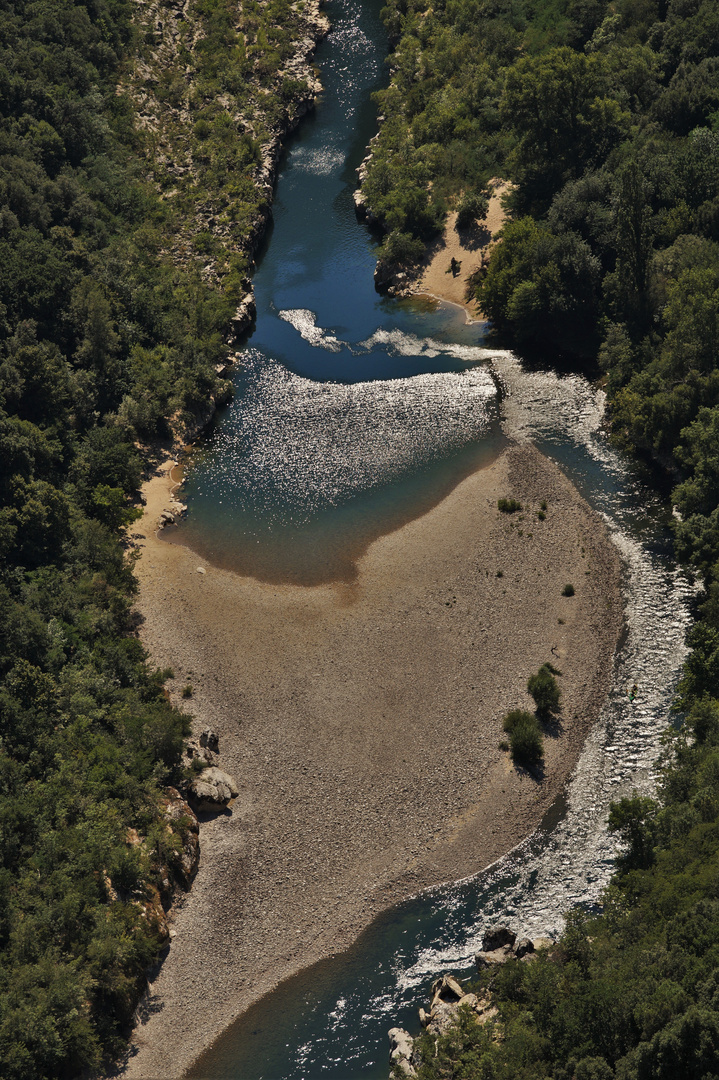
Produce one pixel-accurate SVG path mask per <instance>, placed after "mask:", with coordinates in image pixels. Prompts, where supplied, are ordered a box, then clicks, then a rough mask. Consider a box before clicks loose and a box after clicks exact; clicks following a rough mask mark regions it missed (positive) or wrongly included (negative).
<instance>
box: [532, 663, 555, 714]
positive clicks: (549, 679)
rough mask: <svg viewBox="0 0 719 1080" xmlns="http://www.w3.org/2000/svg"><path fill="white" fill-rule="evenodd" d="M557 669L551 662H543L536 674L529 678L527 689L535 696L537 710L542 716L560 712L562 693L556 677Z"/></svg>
mask: <svg viewBox="0 0 719 1080" xmlns="http://www.w3.org/2000/svg"><path fill="white" fill-rule="evenodd" d="M554 671H556V668H555V669H552V668H550V666H549V664H543V665H542V667H540V669H539V671H538V672H537V673H536V674H535V675H530V677H529V679H528V680H527V690H528V691H529V693H530V694H531V695H532V697H533V698H534V704H535V705H536V706H537V712H538V713H539V715H540V716H551V715H552V714H553V713H556V712H559V699H560V697H561V694H560V692H559V686H558V685H557V680H556V679H555V678H554V674H553V672H554Z"/></svg>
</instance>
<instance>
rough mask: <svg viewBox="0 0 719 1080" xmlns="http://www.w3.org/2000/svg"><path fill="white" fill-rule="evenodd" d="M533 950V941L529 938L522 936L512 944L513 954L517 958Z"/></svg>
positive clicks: (529, 953) (519, 958) (528, 954)
mask: <svg viewBox="0 0 719 1080" xmlns="http://www.w3.org/2000/svg"><path fill="white" fill-rule="evenodd" d="M533 952H534V942H533V941H532V939H531V938H528V937H523V938H520V939H519V941H518V942H517V943H516V944H515V946H514V955H515V956H516V957H517V959H518V960H521V959H522V957H523V956H530V955H531V954H532V953H533Z"/></svg>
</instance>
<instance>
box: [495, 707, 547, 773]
mask: <svg viewBox="0 0 719 1080" xmlns="http://www.w3.org/2000/svg"><path fill="white" fill-rule="evenodd" d="M502 726H503V728H504V730H505V731H506V732H507V734H508V735H509V746H510V750H511V752H512V760H513V761H515V762H518V763H519V764H522V765H534V764H536V763H537V762H539V761H541V759H542V758H543V757H544V740H543V738H542V730H541V728H540V726H539V721H538V720H537V718H536V716H533V715H532V713H530V712H526V711H525V710H524V709H513V710H512V712H508V713H507V715H506V716H505V718H504V723H503V724H502Z"/></svg>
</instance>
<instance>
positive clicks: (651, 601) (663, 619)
mask: <svg viewBox="0 0 719 1080" xmlns="http://www.w3.org/2000/svg"><path fill="white" fill-rule="evenodd" d="M328 12H329V14H330V16H331V17H332V19H333V25H334V29H333V32H332V34H331V35H330V37H329V39H328V40H327V41H326V42H325V43H323V45H322V46H321V47H320V50H319V51H318V61H319V63H320V66H321V70H322V77H323V82H324V85H325V87H326V92H325V95H324V99H323V101H322V102H321V103H320V105H319V107H318V109H317V112H316V115H315V116H314V117H313V118H311V119H310V120H309V122H307V123H306V124H305V125H303V127H302V128H301V130H300V134H299V136H298V137H297V138H296V139H295V140H294V141H293V142H292V144H291V147H290V149H289V152H288V154H287V158H286V161H285V163H284V166H283V172H282V176H281V179H280V183H279V187H278V192H277V201H276V204H275V227H274V230H273V232H272V235H271V237H270V241H269V244H268V247H267V250H266V252H265V253H264V255H263V258H262V260H261V263H260V266H259V268H258V272H257V275H256V278H255V291H256V296H257V304H258V320H257V327H256V330H255V331H254V333H253V334H252V335H251V337H250V339H249V341H248V343H247V346H246V348H245V352H244V355H243V361H242V364H241V368H240V371H239V372H238V375H237V390H238V392H237V397H236V399H235V401H234V402H233V404H232V405H231V406H230V407H229V408H228V409H227V410H225V412H224V414H223V415H222V417H221V418H220V421H219V423H218V425H217V428H216V430H215V432H214V433H213V434H212V436H211V437H210V438H209V439H208V440H207V441H206V444H205V446H204V448H203V449H202V450H201V451H200V452H199V453H198V454H197V455H196V457H195V459H194V461H193V463H192V465H191V467H190V469H189V470H188V476H187V482H186V486H185V495H184V497H185V498H186V500H187V502H188V503H189V506H190V515H189V518H188V522H187V524H186V525H185V526H183V529H182V531H181V537H180V538H181V539H182V540H184V541H186V542H189V543H190V544H191V546H192V547H193V548H194V549H195V550H197V551H199V552H201V553H202V554H203V555H204V556H205V557H206V558H208V559H211V560H213V561H215V562H218V563H221V564H224V565H227V566H231V567H233V568H235V569H238V570H239V571H241V572H243V573H247V574H252V575H254V576H256V577H258V578H260V579H261V580H267V581H295V582H300V583H304V584H316V583H318V582H320V581H327V580H338V579H344V580H348V579H351V578H352V577H353V576H354V575H355V574H356V566H357V560H358V558H359V557H360V556H361V554H362V552H363V551H364V550H366V548H367V546H368V544H369V543H371V542H372V540H373V539H374V538H375V537H376V536H379V535H381V534H382V533H383V532H387V531H389V530H390V529H393V528H397V527H398V526H399V525H401V524H402V523H403V522H404V521H407V520H409V519H411V518H412V517H415V516H417V514H419V513H422V512H424V510H426V509H428V508H429V507H430V506H432V505H435V504H436V503H437V502H439V501H440V500H441V499H442V498H443V497H444V496H445V495H446V494H447V492H448V491H449V490H451V488H452V487H453V486H454V485H455V484H456V483H458V482H459V481H460V480H461V479H462V478H463V477H464V476H466V475H467V474H468V473H469V472H471V471H472V470H473V469H475V468H477V467H478V466H479V465H480V464H482V463H483V462H485V461H488V460H490V459H491V458H492V457H493V456H495V455H496V453H497V452H498V451H499V449H501V447H502V445H504V442H505V440H506V438H507V436H510V437H512V438H518V439H531V440H532V441H533V442H535V443H536V444H537V445H538V446H539V448H540V449H541V450H543V451H544V452H545V453H547V454H548V455H549V456H551V457H553V458H554V459H555V460H556V461H557V462H558V463H559V465H560V466H561V467H562V468H563V469H564V471H565V472H566V473H567V475H568V476H569V477H570V478H571V479H572V481H573V482H574V484H575V485H576V486H577V487H578V488H579V490H580V491H581V492H582V493H583V494H584V496H585V498H586V499H587V500H588V502H589V503H590V504H591V505H592V506H593V507H595V508H596V509H597V510H598V512H599V513H601V514H602V515H603V516H604V518H605V521H606V522H607V526H608V528H609V530H610V533H611V535H612V538H613V540H614V542H615V543H616V544H617V545H618V547H619V549H620V552H621V554H622V558H623V563H624V590H625V597H626V610H625V619H626V632H625V635H624V637H623V641H622V644H621V648H620V650H619V652H618V655H617V657H616V662H615V668H614V672H613V680H612V690H611V693H610V695H609V697H608V700H607V702H606V704H605V707H604V709H603V712H602V715H601V717H600V718H599V720H598V723H597V725H596V727H595V729H594V730H593V732H592V734H591V735H590V737H589V739H588V740H587V743H586V745H585V748H584V750H583V753H582V756H581V758H580V761H579V763H578V765H577V768H576V769H575V772H574V774H573V777H572V779H571V781H570V783H569V785H568V787H567V790H566V792H565V794H564V795H563V796H562V798H561V799H560V800H558V802H557V803H556V804H555V806H554V807H553V809H552V812H551V813H550V814H549V815H548V816H547V819H546V821H545V823H544V828H542V829H540V830H538V831H537V833H535V834H534V835H533V836H532V837H530V838H528V839H527V840H526V841H525V842H524V843H523V844H522V845H520V847H519V848H517V849H516V850H515V851H513V852H511V853H510V854H509V855H507V856H506V857H505V858H503V859H502V860H500V862H499V863H497V864H495V865H494V866H493V867H491V868H490V869H489V870H487V871H485V872H484V873H482V874H480V875H479V876H478V877H476V878H474V879H472V880H469V881H466V882H461V883H458V884H450V885H448V886H445V887H442V888H439V889H436V890H433V891H431V892H430V893H425V894H422V895H421V896H419V897H417V898H415V899H414V900H411V901H409V902H408V903H405V904H403V905H400V906H399V907H397V908H394V909H392V910H391V911H389V912H386V913H385V914H384V915H383V916H381V917H380V918H379V919H378V920H376V921H375V923H373V924H372V926H371V927H369V928H368V930H367V931H366V932H365V933H364V934H363V935H362V936H361V937H360V938H359V939H358V941H357V942H356V943H355V944H354V945H353V946H352V948H351V949H349V950H348V951H346V952H343V953H341V954H338V955H337V956H336V957H334V958H332V959H329V960H327V961H324V962H322V963H320V964H317V965H315V966H313V967H312V968H310V969H308V970H306V971H303V972H301V973H300V974H298V975H297V976H296V977H295V978H293V979H291V980H289V981H287V982H286V983H284V984H282V985H281V986H280V987H279V988H278V989H277V990H276V991H274V992H273V993H272V994H270V995H268V996H267V997H266V998H264V999H263V1000H262V1001H260V1002H258V1003H257V1005H255V1006H254V1007H253V1008H252V1009H251V1010H249V1012H247V1013H246V1014H245V1015H244V1016H242V1017H241V1018H240V1019H239V1020H238V1021H237V1022H236V1023H235V1024H234V1025H233V1026H232V1027H231V1028H230V1029H229V1030H228V1031H227V1032H226V1033H225V1034H224V1035H223V1036H222V1037H221V1038H220V1039H219V1040H218V1042H217V1043H216V1044H215V1046H214V1047H213V1048H212V1049H211V1050H210V1051H209V1052H208V1053H207V1054H206V1055H205V1056H204V1057H203V1058H202V1059H201V1061H200V1062H199V1063H198V1065H197V1066H196V1067H195V1069H194V1070H192V1071H191V1073H190V1074H188V1075H189V1076H191V1077H194V1078H198V1077H203V1078H208V1080H210V1078H211V1080H221V1078H222V1080H224V1078H227V1080H230V1078H232V1080H259V1078H261V1077H264V1078H271V1080H280V1078H284V1080H300V1078H306V1080H317V1078H320V1077H327V1078H332V1080H359V1078H367V1080H369V1078H375V1077H383V1078H384V1077H386V1076H387V1073H388V1065H387V1054H388V1042H387V1034H386V1033H387V1029H388V1028H389V1027H390V1026H393V1025H394V1024H397V1023H399V1024H401V1025H404V1026H407V1027H409V1029H410V1030H412V1031H414V1032H417V1031H418V1030H419V1025H418V1021H417V1015H416V1009H417V1006H418V1005H420V1004H424V1001H425V998H426V996H427V990H428V987H429V984H430V983H431V981H432V979H433V978H434V977H436V975H437V973H438V972H441V971H444V970H447V969H450V968H451V969H453V970H456V971H462V970H464V971H467V972H469V970H470V968H471V964H472V957H473V955H474V953H475V952H476V951H477V949H478V948H479V945H480V942H481V936H482V933H483V930H484V928H485V927H486V926H487V925H488V924H489V923H491V922H493V921H495V920H496V919H497V918H498V917H501V918H503V919H506V920H508V921H509V922H510V923H511V924H512V926H513V927H514V928H515V929H516V930H517V931H518V932H520V933H528V934H530V935H538V934H550V935H556V934H558V933H559V932H560V930H561V927H562V913H563V912H564V911H565V910H566V909H567V908H568V907H569V906H570V905H572V904H575V903H582V904H585V905H587V906H592V905H593V904H596V902H597V901H598V899H599V897H600V894H601V891H602V889H603V887H604V886H605V885H606V883H607V881H608V878H609V875H610V873H611V869H612V859H613V857H614V855H615V846H614V841H613V840H612V839H611V838H610V837H608V835H607V832H606V827H605V822H606V818H607V813H608V807H609V804H610V802H611V801H612V800H613V799H616V798H617V797H619V796H621V795H622V794H625V793H630V792H631V791H632V790H634V789H635V788H636V789H638V790H640V791H651V790H652V788H653V786H654V783H655V779H656V778H655V772H654V770H655V762H656V759H657V755H658V753H659V750H660V745H661V743H660V740H661V734H662V731H663V730H664V728H665V725H666V722H667V711H668V705H669V702H670V700H671V696H672V691H673V687H674V685H675V683H676V680H677V677H678V673H679V670H680V666H681V663H682V659H683V657H684V655H685V646H684V637H685V632H686V629H687V626H688V624H689V602H690V599H691V595H692V589H691V587H690V585H689V584H688V582H687V581H686V580H685V578H684V577H683V575H682V574H681V573H680V572H679V571H677V570H676V568H675V567H674V566H673V564H672V561H671V557H670V550H669V546H668V534H667V521H666V510H665V508H664V507H663V506H662V505H661V504H660V503H659V501H658V500H657V498H656V497H655V496H654V495H653V494H652V493H651V491H650V490H649V488H648V487H647V486H646V485H645V483H644V481H643V479H642V476H641V475H640V473H639V472H638V470H636V469H635V468H634V467H633V466H632V465H630V464H629V463H627V462H626V461H624V460H623V459H622V458H621V456H620V455H619V454H617V453H616V451H614V450H613V449H612V448H611V447H610V446H609V444H608V442H607V440H606V438H605V436H604V433H603V431H602V427H601V423H602V416H603V404H604V402H603V395H602V393H601V392H600V391H598V390H597V389H596V388H595V387H593V386H592V385H591V384H590V383H589V382H588V381H587V380H586V379H584V378H583V377H581V376H579V375H572V374H569V375H566V374H565V375H558V374H557V373H555V372H554V371H552V370H551V369H550V368H549V367H547V369H546V370H537V369H536V368H534V369H529V368H527V367H525V366H523V365H522V363H521V362H520V361H519V360H517V359H516V358H515V357H514V356H512V355H511V354H510V353H506V352H502V351H501V350H496V349H492V348H491V347H488V342H487V338H486V329H485V327H483V326H482V325H477V324H475V325H465V324H464V316H463V314H462V313H461V312H458V310H457V309H456V308H450V307H439V308H437V307H434V306H432V305H429V306H428V305H423V306H421V305H417V304H412V303H406V302H395V301H388V300H384V299H382V298H380V297H378V296H377V294H376V293H375V291H374V288H373V283H372V271H373V267H374V256H373V253H372V243H371V240H370V238H369V237H368V235H367V232H366V230H364V229H363V228H362V227H361V226H359V225H358V224H357V222H356V219H355V215H354V208H353V205H352V202H351V192H352V189H353V187H354V186H355V184H354V171H353V170H354V168H355V167H356V165H357V164H358V163H359V161H360V160H361V157H362V156H363V153H364V147H365V145H366V143H367V141H368V139H369V137H370V136H371V135H372V133H373V125H374V112H373V109H372V107H371V104H370V102H369V92H370V90H371V89H372V88H373V87H375V86H376V85H377V84H378V81H379V80H380V75H381V57H382V53H383V47H384V43H383V37H382V31H381V28H380V27H379V24H378V21H377V14H376V9H375V10H369V9H368V8H367V7H366V6H365V5H362V8H361V10H360V9H359V4H358V3H353V2H352V0H333V2H332V3H330V4H329V5H328ZM635 682H636V683H637V685H638V688H639V693H638V695H637V698H636V700H635V701H634V703H631V702H630V701H629V698H628V696H627V690H628V688H629V687H631V686H632V685H633V684H634V683H635Z"/></svg>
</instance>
